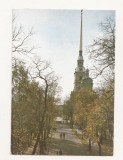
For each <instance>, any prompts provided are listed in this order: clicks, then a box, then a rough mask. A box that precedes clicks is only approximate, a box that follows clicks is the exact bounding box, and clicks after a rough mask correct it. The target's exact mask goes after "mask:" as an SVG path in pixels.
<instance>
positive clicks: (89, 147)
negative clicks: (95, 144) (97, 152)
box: [89, 138, 91, 151]
mask: <svg viewBox="0 0 123 160" xmlns="http://www.w3.org/2000/svg"><path fill="white" fill-rule="evenodd" d="M89 151H91V139H90V138H89Z"/></svg>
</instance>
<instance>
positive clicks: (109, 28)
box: [88, 18, 115, 78]
mask: <svg viewBox="0 0 123 160" xmlns="http://www.w3.org/2000/svg"><path fill="white" fill-rule="evenodd" d="M99 25H100V29H101V31H102V36H100V37H99V38H97V39H95V40H94V41H93V44H92V45H90V46H89V48H88V53H89V55H90V59H91V60H92V62H93V67H92V71H93V76H94V78H96V77H98V76H99V75H104V74H105V72H106V71H107V70H108V72H112V73H113V72H114V65H115V22H114V20H112V19H111V18H108V19H106V20H105V21H104V22H102V23H100V24H99Z"/></svg>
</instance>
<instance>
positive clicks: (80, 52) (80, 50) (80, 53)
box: [79, 10, 83, 56]
mask: <svg viewBox="0 0 123 160" xmlns="http://www.w3.org/2000/svg"><path fill="white" fill-rule="evenodd" d="M82 14H83V10H81V27H80V48H79V55H80V56H82Z"/></svg>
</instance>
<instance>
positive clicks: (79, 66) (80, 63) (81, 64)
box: [74, 10, 85, 90]
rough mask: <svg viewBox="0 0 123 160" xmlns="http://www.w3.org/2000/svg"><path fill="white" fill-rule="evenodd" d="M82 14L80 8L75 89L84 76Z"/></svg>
mask: <svg viewBox="0 0 123 160" xmlns="http://www.w3.org/2000/svg"><path fill="white" fill-rule="evenodd" d="M82 14H83V10H81V25H80V46H79V56H78V60H77V67H76V69H75V73H74V76H75V81H74V90H77V89H79V88H80V87H81V83H82V79H83V77H84V76H85V68H84V59H83V56H82Z"/></svg>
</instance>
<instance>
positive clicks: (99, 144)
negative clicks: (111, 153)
mask: <svg viewBox="0 0 123 160" xmlns="http://www.w3.org/2000/svg"><path fill="white" fill-rule="evenodd" d="M98 146H99V156H101V152H102V150H101V143H100V141H99V142H98Z"/></svg>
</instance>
